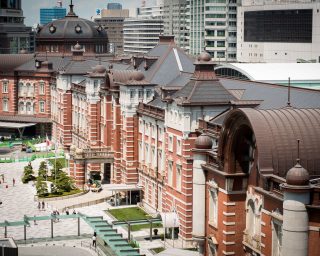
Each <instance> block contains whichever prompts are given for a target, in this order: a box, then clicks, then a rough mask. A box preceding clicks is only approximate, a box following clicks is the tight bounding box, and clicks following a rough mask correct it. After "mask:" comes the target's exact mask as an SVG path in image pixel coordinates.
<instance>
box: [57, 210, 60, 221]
mask: <svg viewBox="0 0 320 256" xmlns="http://www.w3.org/2000/svg"><path fill="white" fill-rule="evenodd" d="M59 215H60V213H59V211H58V210H56V217H57V221H60V220H59Z"/></svg>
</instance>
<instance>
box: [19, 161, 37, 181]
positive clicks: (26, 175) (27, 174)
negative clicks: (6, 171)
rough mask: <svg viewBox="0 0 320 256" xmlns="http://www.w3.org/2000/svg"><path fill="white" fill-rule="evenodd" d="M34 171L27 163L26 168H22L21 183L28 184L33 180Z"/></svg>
mask: <svg viewBox="0 0 320 256" xmlns="http://www.w3.org/2000/svg"><path fill="white" fill-rule="evenodd" d="M33 174H34V171H33V168H32V165H31V164H30V163H29V164H28V165H27V166H25V167H24V172H23V176H22V178H21V180H22V183H28V182H29V181H31V180H35V177H34V176H33Z"/></svg>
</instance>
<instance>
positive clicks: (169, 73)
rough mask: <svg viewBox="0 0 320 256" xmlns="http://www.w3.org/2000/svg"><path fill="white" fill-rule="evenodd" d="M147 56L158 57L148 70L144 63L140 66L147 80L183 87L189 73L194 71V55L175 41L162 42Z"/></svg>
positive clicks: (162, 84)
mask: <svg viewBox="0 0 320 256" xmlns="http://www.w3.org/2000/svg"><path fill="white" fill-rule="evenodd" d="M146 56H149V57H158V60H157V61H155V62H154V63H153V64H152V65H151V67H150V68H149V69H148V70H145V69H144V63H141V64H140V66H139V67H138V69H139V70H141V71H142V72H143V73H144V75H145V77H146V80H148V81H150V82H151V83H153V84H158V85H161V86H168V85H169V86H170V85H174V86H178V87H182V86H184V85H185V84H186V83H187V82H188V80H187V79H186V77H187V73H189V74H190V76H191V74H192V73H193V72H194V66H193V62H194V60H193V59H192V57H191V56H189V55H188V54H187V53H185V52H184V51H183V50H182V49H180V48H179V47H177V46H176V45H175V44H174V43H168V42H166V43H161V42H160V43H159V44H158V45H157V46H155V47H154V48H153V49H151V50H150V51H149V52H148V53H147V54H146Z"/></svg>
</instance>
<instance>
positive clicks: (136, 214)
mask: <svg viewBox="0 0 320 256" xmlns="http://www.w3.org/2000/svg"><path fill="white" fill-rule="evenodd" d="M108 212H109V213H111V214H112V215H113V216H114V217H115V218H116V219H117V220H120V221H122V220H141V219H151V218H152V217H151V216H150V215H148V214H147V213H146V212H144V211H143V210H141V209H140V208H139V207H130V208H120V209H111V210H109V211H108Z"/></svg>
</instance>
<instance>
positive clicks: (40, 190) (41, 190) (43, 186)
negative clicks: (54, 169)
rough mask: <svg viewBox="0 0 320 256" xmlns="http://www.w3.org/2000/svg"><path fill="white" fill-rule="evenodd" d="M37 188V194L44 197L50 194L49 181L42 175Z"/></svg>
mask: <svg viewBox="0 0 320 256" xmlns="http://www.w3.org/2000/svg"><path fill="white" fill-rule="evenodd" d="M36 189H37V194H38V196H40V197H44V196H47V195H48V194H49V192H48V186H47V183H46V182H45V180H44V179H43V178H42V177H38V179H37V184H36Z"/></svg>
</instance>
